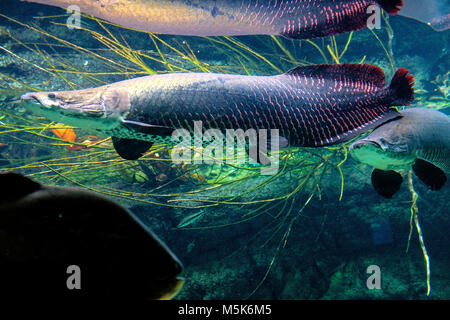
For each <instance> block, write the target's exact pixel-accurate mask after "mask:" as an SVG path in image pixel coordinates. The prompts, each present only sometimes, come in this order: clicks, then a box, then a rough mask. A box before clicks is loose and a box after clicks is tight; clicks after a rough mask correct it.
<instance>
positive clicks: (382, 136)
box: [350, 108, 450, 196]
mask: <svg viewBox="0 0 450 320" xmlns="http://www.w3.org/2000/svg"><path fill="white" fill-rule="evenodd" d="M400 115H401V116H400V117H398V118H397V119H394V120H392V121H389V122H387V123H384V124H382V125H381V126H379V127H378V128H376V129H375V130H373V132H372V133H371V134H370V135H369V136H367V137H366V138H364V139H361V140H358V141H356V142H355V143H353V144H352V146H351V147H350V150H351V155H352V156H353V157H354V158H355V159H357V160H359V161H360V162H363V163H366V164H368V165H370V166H373V167H374V168H375V171H374V173H373V174H372V182H373V183H374V184H375V185H376V184H377V179H378V181H380V180H385V182H386V183H389V176H391V178H392V180H393V181H396V185H398V187H399V186H400V184H401V181H402V179H400V175H399V173H397V172H396V171H398V170H404V169H408V170H409V169H411V168H412V169H413V170H414V172H415V173H416V175H417V176H418V177H419V178H420V179H421V180H422V181H424V182H425V183H426V184H427V185H428V186H429V187H430V188H431V189H433V190H439V189H440V188H441V187H442V186H443V184H444V183H445V181H446V177H445V174H446V173H449V172H450V118H449V117H448V116H447V115H445V114H443V113H441V112H439V111H436V110H432V109H427V108H411V109H407V110H404V111H401V112H400ZM383 177H384V178H383ZM380 187H382V186H380ZM397 190H398V189H397ZM392 191H394V190H392ZM395 191H396V190H395ZM394 193H395V192H394ZM392 195H393V194H392ZM392 195H391V196H392Z"/></svg>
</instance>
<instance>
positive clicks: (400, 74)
mask: <svg viewBox="0 0 450 320" xmlns="http://www.w3.org/2000/svg"><path fill="white" fill-rule="evenodd" d="M408 73H409V71H408V70H406V69H405V68H400V69H398V70H397V71H396V72H395V74H394V77H392V80H391V84H390V85H389V89H390V91H391V94H392V95H393V105H394V106H404V105H406V106H408V105H410V104H411V103H412V102H413V101H414V77H413V75H412V74H408Z"/></svg>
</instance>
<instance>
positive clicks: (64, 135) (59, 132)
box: [52, 129, 77, 142]
mask: <svg viewBox="0 0 450 320" xmlns="http://www.w3.org/2000/svg"><path fill="white" fill-rule="evenodd" d="M52 132H53V134H54V135H55V136H57V137H58V138H61V139H63V140H66V141H69V142H74V141H75V139H76V138H77V135H76V134H75V131H73V129H52Z"/></svg>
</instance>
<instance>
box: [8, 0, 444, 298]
mask: <svg viewBox="0 0 450 320" xmlns="http://www.w3.org/2000/svg"><path fill="white" fill-rule="evenodd" d="M0 14H1V16H0V46H1V47H0V51H1V56H0V106H1V109H0V117H1V119H0V125H1V127H0V144H1V145H2V147H1V149H0V152H1V156H2V158H0V170H1V171H2V172H4V171H8V170H14V171H15V172H18V173H22V174H25V175H27V176H29V177H31V178H33V179H35V180H37V181H39V182H40V183H42V184H47V185H71V186H77V187H81V188H86V187H87V188H89V189H91V190H95V191H98V192H101V193H104V194H106V195H107V196H109V197H111V198H114V199H115V200H117V201H119V202H120V203H121V204H123V205H124V206H126V207H128V208H129V209H130V210H131V211H132V212H133V213H134V214H136V215H137V216H138V217H139V218H140V219H142V221H143V222H144V223H145V224H146V225H148V226H149V227H150V228H151V229H152V230H153V231H154V232H155V233H156V234H158V235H159V236H160V237H161V238H162V239H163V240H164V241H165V242H166V244H167V245H168V246H169V247H170V248H171V249H172V250H173V252H174V253H175V254H176V255H177V256H178V257H179V259H180V260H181V261H182V262H183V264H184V267H185V271H184V276H185V278H186V283H185V285H184V287H183V289H182V290H181V292H180V293H179V294H178V296H176V299H243V298H248V297H250V298H253V299H449V298H450V291H449V289H448V288H449V287H450V277H449V276H448V272H447V270H448V267H449V265H450V252H449V249H448V248H449V246H448V244H449V243H450V239H449V237H448V236H447V232H446V231H447V230H448V229H449V227H450V219H449V211H448V207H447V203H448V200H449V192H450V188H449V184H448V183H447V184H446V185H445V186H444V187H443V188H442V189H441V190H440V191H438V192H432V191H430V190H427V188H426V187H425V186H424V185H423V184H422V183H421V182H420V181H419V180H418V179H417V178H415V177H414V185H415V189H416V191H417V193H418V194H419V200H418V202H417V206H418V212H419V220H420V224H421V228H422V232H423V240H424V241H425V245H426V248H427V252H428V255H429V260H430V270H431V278H430V279H431V288H432V290H431V293H430V295H429V296H427V295H426V291H427V283H426V276H427V272H426V267H425V263H424V257H423V254H422V250H421V248H420V244H419V240H418V236H417V232H416V229H415V228H414V226H413V230H412V233H411V240H410V243H409V248H408V252H407V253H406V248H407V246H408V237H409V234H410V207H411V197H412V195H411V192H410V190H409V189H408V187H407V183H405V182H404V183H403V185H402V187H401V189H400V191H399V192H398V193H397V194H396V195H395V196H394V197H393V198H392V199H390V200H387V199H384V198H382V197H381V196H379V195H378V194H377V193H376V192H375V191H374V190H373V188H372V186H371V185H370V175H371V171H372V168H370V167H368V166H366V165H364V164H361V163H358V162H356V161H355V160H354V159H353V158H351V157H350V156H348V157H346V155H345V148H344V146H342V145H338V146H336V148H335V149H325V148H320V149H298V148H294V149H289V150H287V151H286V150H285V151H283V152H284V153H283V154H282V155H284V156H285V158H284V160H283V158H282V160H281V163H283V164H284V163H285V162H283V161H286V159H289V161H288V162H287V163H286V167H283V166H282V165H281V166H280V168H281V169H280V172H279V175H276V176H263V175H260V174H259V169H260V168H259V165H243V166H242V168H241V167H234V166H229V165H218V164H215V165H205V164H201V165H182V164H179V165H175V164H173V163H172V162H171V161H170V155H169V151H168V150H167V148H164V147H160V146H158V147H157V148H156V149H152V150H151V151H150V153H149V154H147V155H146V156H145V157H144V158H142V159H143V160H140V161H124V160H122V159H120V158H119V157H118V156H117V154H116V153H115V152H114V150H113V149H112V146H111V143H110V141H109V140H106V141H103V142H102V140H103V139H107V138H108V137H106V136H102V135H101V134H98V133H97V132H95V131H94V132H92V131H90V130H88V129H74V132H75V133H76V136H77V140H76V141H75V142H64V141H63V140H61V139H59V140H55V139H57V136H56V135H55V132H56V133H58V134H60V136H61V132H59V131H54V132H52V129H53V130H58V128H57V127H55V126H54V124H52V125H51V127H47V125H48V124H50V121H48V120H47V119H45V118H43V117H37V116H35V115H34V114H32V113H30V112H28V111H26V109H24V108H23V106H21V105H20V104H18V103H17V102H16V100H18V99H19V97H20V95H21V94H23V93H25V92H28V91H34V90H41V91H51V90H71V89H81V88H88V87H97V86H100V85H103V84H107V83H112V82H116V81H119V80H124V79H129V78H134V77H137V76H142V75H147V74H154V73H162V72H179V71H197V72H207V71H212V72H223V73H235V74H243V75H244V74H252V75H275V74H279V73H282V72H285V71H287V70H289V69H291V68H293V67H295V66H296V65H300V64H318V63H334V62H335V61H334V58H333V56H332V55H331V54H330V51H332V52H334V55H335V56H336V58H339V62H341V63H359V62H361V61H363V62H364V63H367V64H373V65H377V66H379V67H381V68H382V69H383V70H384V72H385V74H386V79H387V81H389V80H390V78H391V77H392V75H393V71H394V70H395V69H396V68H399V67H404V68H406V69H408V70H409V71H410V72H411V73H412V74H413V75H414V77H415V83H416V84H415V92H416V94H415V102H414V104H415V105H421V106H426V107H429V108H434V109H438V110H441V111H443V112H444V113H447V114H448V111H449V109H448V107H449V91H448V90H449V71H450V68H449V65H450V57H449V46H450V37H449V36H450V33H449V31H443V32H436V31H434V30H433V29H431V28H430V27H428V26H427V25H425V24H422V23H420V22H417V21H415V20H410V19H407V18H405V17H400V16H394V17H390V18H389V20H388V22H389V25H390V27H388V25H387V24H386V21H383V22H382V28H381V29H380V30H376V29H375V30H374V34H375V35H376V36H377V37H375V36H374V34H373V33H372V32H371V31H370V30H368V29H364V30H361V31H357V32H355V33H353V34H352V37H351V38H349V34H348V33H347V34H342V35H338V36H336V38H335V42H334V41H333V40H332V39H331V38H323V39H314V40H311V41H303V40H302V41H296V40H288V39H285V38H281V37H277V38H271V37H270V36H242V37H235V38H224V37H213V38H199V37H180V36H170V35H149V34H146V33H141V32H136V31H131V30H125V29H122V28H120V27H117V26H112V25H109V24H106V23H101V24H100V23H98V22H97V21H95V20H93V19H89V18H87V17H82V20H81V22H82V23H81V26H82V28H83V29H82V30H77V29H68V28H67V26H66V21H67V18H68V16H67V15H65V11H63V10H61V9H58V8H52V7H48V6H43V5H37V4H29V3H23V2H18V1H12V0H3V1H2V3H1V5H0ZM390 33H392V38H391V39H390V38H389V34H390ZM347 43H348V47H347V49H344V48H345V46H346V44H347ZM335 44H336V45H335ZM328 47H329V48H330V49H328ZM329 50H330V51H329ZM336 50H337V54H336V52H335V51H336ZM341 54H342V56H341ZM340 56H341V57H340ZM79 144H85V145H87V146H90V147H89V148H85V147H78V148H77V146H78V145H79ZM92 144H93V145H92ZM346 145H347V146H348V144H346ZM324 159H326V160H327V161H325V160H324ZM344 160H346V161H344ZM341 173H342V175H341ZM371 265H377V266H379V267H380V270H381V289H379V290H377V289H373V290H370V289H368V288H367V286H366V280H367V278H368V277H369V276H370V274H369V273H367V268H368V267H369V266H371Z"/></svg>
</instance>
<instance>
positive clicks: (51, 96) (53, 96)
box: [48, 93, 56, 99]
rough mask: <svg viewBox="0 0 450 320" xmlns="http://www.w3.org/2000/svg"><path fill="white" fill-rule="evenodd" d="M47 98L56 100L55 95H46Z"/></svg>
mask: <svg viewBox="0 0 450 320" xmlns="http://www.w3.org/2000/svg"><path fill="white" fill-rule="evenodd" d="M48 97H49V98H50V99H56V95H55V94H54V93H49V94H48Z"/></svg>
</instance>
